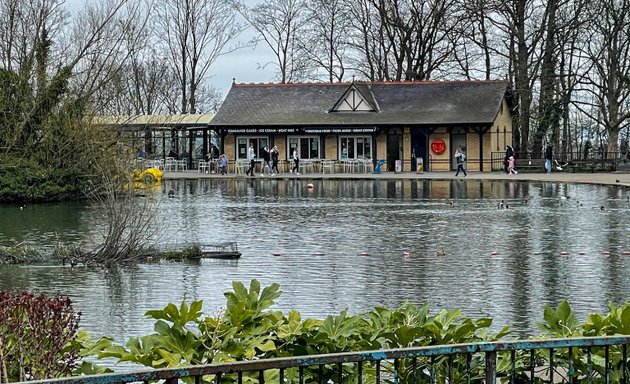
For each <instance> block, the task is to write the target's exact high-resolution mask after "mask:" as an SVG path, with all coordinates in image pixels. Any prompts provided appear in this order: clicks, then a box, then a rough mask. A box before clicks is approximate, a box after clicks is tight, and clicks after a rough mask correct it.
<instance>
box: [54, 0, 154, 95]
mask: <svg viewBox="0 0 630 384" xmlns="http://www.w3.org/2000/svg"><path fill="white" fill-rule="evenodd" d="M148 20H149V13H148V11H147V7H145V6H144V4H143V3H142V1H141V0H104V1H102V2H97V3H89V4H88V5H87V6H86V8H84V9H83V10H81V11H79V12H78V14H77V15H75V19H74V24H73V26H72V29H71V31H70V33H69V35H68V36H67V40H66V41H65V43H66V46H65V48H66V50H65V52H64V54H65V56H66V60H67V63H68V64H67V65H68V66H69V67H70V68H72V70H73V72H74V77H73V80H74V81H73V91H74V93H75V94H76V96H77V97H79V98H83V99H86V100H88V99H90V98H91V97H92V96H94V95H95V94H96V93H97V92H98V91H99V90H100V89H102V87H103V86H104V85H105V84H107V83H108V82H109V81H110V80H111V79H112V78H113V77H114V76H118V75H119V72H120V71H121V70H122V68H123V67H124V65H125V63H127V60H128V59H129V58H131V57H133V56H134V54H135V52H136V51H138V50H139V49H141V48H142V47H144V46H145V44H146V41H147V29H146V27H147V23H148Z"/></svg>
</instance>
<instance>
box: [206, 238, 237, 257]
mask: <svg viewBox="0 0 630 384" xmlns="http://www.w3.org/2000/svg"><path fill="white" fill-rule="evenodd" d="M199 249H200V251H201V255H200V257H199V258H200V259H228V260H231V259H238V258H240V257H241V252H239V250H238V245H237V244H236V242H227V243H218V244H203V245H201V244H200V245H199Z"/></svg>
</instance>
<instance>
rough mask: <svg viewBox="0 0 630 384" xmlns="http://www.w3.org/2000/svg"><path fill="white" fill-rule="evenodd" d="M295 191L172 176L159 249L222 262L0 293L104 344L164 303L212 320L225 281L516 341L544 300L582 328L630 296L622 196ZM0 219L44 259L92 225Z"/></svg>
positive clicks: (26, 275) (325, 185)
mask: <svg viewBox="0 0 630 384" xmlns="http://www.w3.org/2000/svg"><path fill="white" fill-rule="evenodd" d="M307 183H308V181H306V180H270V179H263V178H256V179H255V180H245V179H222V180H219V179H204V180H174V181H168V182H166V183H165V184H164V185H163V186H162V187H161V188H158V189H157V190H156V191H154V192H153V193H154V194H155V195H156V197H157V200H159V204H160V206H159V217H157V218H156V220H155V223H156V224H155V225H156V230H157V233H158V242H159V243H160V244H162V245H169V244H175V243H182V242H200V243H212V242H221V241H237V242H238V246H239V250H240V251H241V252H242V253H243V255H242V257H241V259H239V260H237V261H225V260H202V261H201V262H197V263H194V262H159V263H157V262H153V263H143V264H139V265H135V266H125V267H120V268H117V269H112V270H101V269H95V268H83V267H75V268H69V267H60V266H0V289H19V290H31V291H36V292H40V291H43V292H47V293H49V294H53V293H61V294H62V295H67V296H69V297H70V298H71V299H72V300H73V302H74V305H75V309H77V310H79V311H81V312H82V313H83V316H82V320H81V327H82V328H83V329H85V330H87V331H88V332H90V333H91V334H92V335H94V336H101V335H109V336H112V337H114V338H115V339H116V340H118V341H125V340H126V339H127V338H128V337H129V336H137V335H142V334H147V333H150V332H152V326H153V323H152V321H150V320H148V319H145V318H144V317H143V315H144V313H145V311H147V310H149V309H158V308H162V307H164V306H165V305H166V304H167V303H170V302H173V303H180V302H181V301H182V300H187V301H191V300H197V299H203V300H204V311H205V312H206V313H207V314H216V313H218V312H219V311H220V309H221V308H222V307H223V306H224V305H225V298H224V296H223V292H225V291H228V290H230V289H231V282H232V281H234V280H239V281H243V282H244V283H245V284H246V285H248V282H249V281H250V280H251V279H253V278H256V279H258V280H260V281H261V283H262V284H263V285H268V284H271V283H273V282H277V283H279V284H280V287H281V290H282V291H283V294H282V296H281V297H280V298H279V299H278V301H277V304H276V306H275V308H276V309H279V310H282V311H284V312H288V311H289V310H290V309H298V310H299V311H300V312H301V313H302V315H303V317H316V318H323V317H325V316H326V315H329V314H337V313H339V312H340V311H341V310H343V309H344V308H349V310H350V312H352V313H357V312H363V311H368V310H370V309H372V308H373V307H374V306H387V307H390V308H393V307H395V306H397V305H398V304H400V303H401V302H403V301H410V302H413V303H417V304H421V303H423V302H425V301H428V302H429V303H430V306H431V310H432V311H433V312H436V311H438V310H440V309H443V308H461V309H462V313H463V314H464V315H465V316H471V317H480V316H490V317H492V318H494V325H493V328H494V329H499V328H500V327H502V326H504V325H509V326H511V328H512V329H513V331H514V332H515V333H516V335H518V336H523V337H524V336H528V335H534V334H537V333H538V330H537V323H539V322H541V321H542V316H543V307H544V305H545V304H546V303H551V304H556V303H557V302H558V301H559V300H562V299H568V300H569V301H570V303H571V305H572V307H573V309H574V311H575V312H576V313H577V315H578V316H579V318H580V320H584V319H585V318H586V314H587V313H590V312H595V311H603V310H605V309H606V306H607V303H608V302H609V301H610V300H612V301H614V302H616V303H621V302H624V301H625V300H627V299H628V297H630V279H626V278H624V277H625V276H628V275H629V274H630V256H629V255H630V253H629V252H628V251H630V215H629V214H630V199H629V198H628V197H629V196H630V191H628V190H625V189H621V188H615V187H603V186H593V185H578V184H575V185H573V184H562V183H552V182H529V183H528V182H521V181H479V180H465V179H459V180H316V181H313V182H312V183H313V188H312V189H308V188H307ZM169 190H174V191H175V197H174V198H168V197H167V191H169ZM139 199H142V198H139ZM502 202H503V207H505V206H507V207H508V208H507V209H505V208H501V203H502ZM0 217H2V218H3V220H2V223H0V243H1V244H15V243H16V242H21V241H26V242H28V243H30V244H37V245H38V246H40V247H42V248H43V249H45V250H50V249H52V247H54V245H55V243H56V242H57V241H80V240H82V239H85V238H89V237H93V236H95V235H96V234H97V233H98V228H99V223H98V222H97V221H98V220H96V219H95V216H94V210H93V209H92V208H90V207H89V206H87V205H86V204H85V203H60V204H38V205H26V206H22V207H20V206H19V205H2V206H0ZM624 253H628V254H629V255H625V254H624ZM273 254H279V256H274V255H273Z"/></svg>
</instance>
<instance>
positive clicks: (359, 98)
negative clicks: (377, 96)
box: [330, 84, 376, 112]
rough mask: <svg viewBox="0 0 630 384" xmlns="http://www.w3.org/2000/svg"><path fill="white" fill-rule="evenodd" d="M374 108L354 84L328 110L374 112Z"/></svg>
mask: <svg viewBox="0 0 630 384" xmlns="http://www.w3.org/2000/svg"><path fill="white" fill-rule="evenodd" d="M375 111H376V108H374V106H373V105H372V104H371V103H370V102H369V101H368V100H367V99H366V98H365V96H363V94H362V93H361V91H359V89H358V88H357V87H356V86H355V85H354V84H351V85H350V87H349V88H348V89H347V90H346V92H344V94H343V95H342V96H341V98H339V101H337V103H335V105H334V106H333V107H332V108H331V109H330V112H375Z"/></svg>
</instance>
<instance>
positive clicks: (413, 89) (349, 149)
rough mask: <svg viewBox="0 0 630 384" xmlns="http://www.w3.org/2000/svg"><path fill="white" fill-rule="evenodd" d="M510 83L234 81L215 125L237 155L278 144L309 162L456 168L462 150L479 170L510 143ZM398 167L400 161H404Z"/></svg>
mask: <svg viewBox="0 0 630 384" xmlns="http://www.w3.org/2000/svg"><path fill="white" fill-rule="evenodd" d="M512 120H513V108H512V104H511V103H510V102H509V88H508V83H507V82H506V81H431V82H352V83H294V84H238V83H233V84H232V87H231V89H230V91H229V93H228V95H227V96H226V98H225V100H224V102H223V104H222V105H221V107H220V109H219V111H218V112H217V114H216V115H215V117H214V118H213V119H212V121H210V123H209V128H210V129H212V130H214V131H215V132H216V133H217V134H218V135H219V136H220V138H221V147H222V151H223V152H224V153H225V154H226V155H227V156H228V158H230V159H234V160H239V159H246V157H247V148H248V147H249V144H250V143H253V144H254V148H255V150H256V151H257V153H260V151H261V149H262V148H263V147H265V146H269V147H272V146H274V145H275V146H277V147H278V149H279V152H280V158H281V159H289V158H290V155H291V153H292V149H293V148H294V147H297V148H298V150H299V153H300V157H301V158H303V159H327V160H335V161H344V160H354V159H363V160H365V159H372V160H373V161H375V162H376V161H377V160H385V166H384V167H383V170H388V171H394V170H395V169H396V168H395V167H396V164H398V165H399V168H401V170H402V171H414V170H416V167H422V169H424V170H426V171H429V170H431V171H447V170H453V169H456V168H457V166H456V164H455V162H454V152H455V150H456V149H457V148H458V147H459V146H462V147H463V148H464V149H465V152H466V157H467V168H468V169H469V170H471V171H489V170H490V160H491V155H490V154H491V152H497V151H503V150H504V149H505V145H506V144H510V145H511V143H512ZM398 161H399V162H398Z"/></svg>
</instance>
